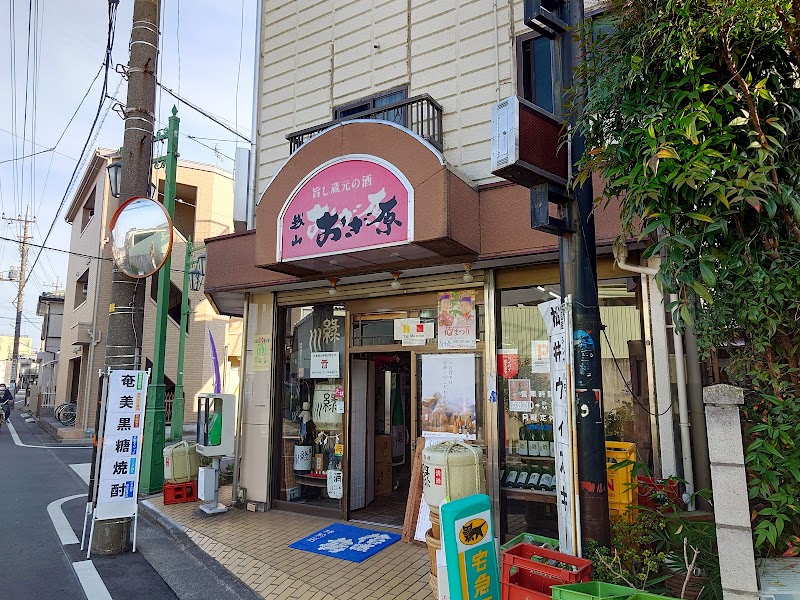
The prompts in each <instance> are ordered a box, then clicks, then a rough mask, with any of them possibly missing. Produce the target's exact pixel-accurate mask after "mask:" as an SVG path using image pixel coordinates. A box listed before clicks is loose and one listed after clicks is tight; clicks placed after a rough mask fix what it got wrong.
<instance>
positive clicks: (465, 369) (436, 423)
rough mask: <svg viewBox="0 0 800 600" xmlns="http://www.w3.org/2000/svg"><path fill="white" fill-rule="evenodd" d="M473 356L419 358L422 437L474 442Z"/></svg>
mask: <svg viewBox="0 0 800 600" xmlns="http://www.w3.org/2000/svg"><path fill="white" fill-rule="evenodd" d="M476 433H477V422H476V414H475V355H474V354H426V355H424V356H423V357H422V435H423V436H425V437H439V436H447V437H452V436H453V435H458V436H459V437H460V439H463V440H474V439H476Z"/></svg>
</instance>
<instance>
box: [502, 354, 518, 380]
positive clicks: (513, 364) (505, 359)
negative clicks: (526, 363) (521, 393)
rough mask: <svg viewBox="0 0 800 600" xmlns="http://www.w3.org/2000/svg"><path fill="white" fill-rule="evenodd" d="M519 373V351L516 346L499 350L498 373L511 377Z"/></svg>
mask: <svg viewBox="0 0 800 600" xmlns="http://www.w3.org/2000/svg"><path fill="white" fill-rule="evenodd" d="M517 373H519V352H518V351H517V349H516V348H500V349H499V350H498V351H497V374H498V375H499V376H500V377H502V378H503V379H511V378H512V377H516V376H517Z"/></svg>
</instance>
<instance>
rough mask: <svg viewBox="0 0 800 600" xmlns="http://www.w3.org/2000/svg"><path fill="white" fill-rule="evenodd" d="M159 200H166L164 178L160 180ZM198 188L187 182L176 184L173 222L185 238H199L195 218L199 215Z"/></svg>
mask: <svg viewBox="0 0 800 600" xmlns="http://www.w3.org/2000/svg"><path fill="white" fill-rule="evenodd" d="M158 200H159V201H160V202H164V180H163V179H159V180H158ZM196 211H197V188H196V187H195V186H193V185H186V184H185V183H177V184H175V216H174V217H173V218H172V224H173V225H174V226H175V229H177V230H178V232H179V233H180V234H181V235H182V236H183V239H187V240H188V239H189V236H192V239H197V236H196V233H195V219H196V217H197V214H196Z"/></svg>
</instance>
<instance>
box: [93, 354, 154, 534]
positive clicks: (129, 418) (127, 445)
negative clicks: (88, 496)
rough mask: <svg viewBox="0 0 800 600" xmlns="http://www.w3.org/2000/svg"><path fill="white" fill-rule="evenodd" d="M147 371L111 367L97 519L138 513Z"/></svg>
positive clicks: (116, 517)
mask: <svg viewBox="0 0 800 600" xmlns="http://www.w3.org/2000/svg"><path fill="white" fill-rule="evenodd" d="M148 379H149V377H148V373H147V372H146V371H122V370H118V371H110V372H109V375H108V398H107V400H106V415H105V431H104V435H103V445H102V453H101V458H100V477H99V482H100V483H99V486H98V493H97V499H96V501H97V506H96V508H95V512H94V519H95V520H98V521H99V520H104V519H118V518H123V517H132V516H134V515H136V512H137V509H138V493H139V471H140V470H141V466H142V461H141V456H142V433H143V432H144V414H145V413H144V409H145V405H146V404H147V384H148Z"/></svg>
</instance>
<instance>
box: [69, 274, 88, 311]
mask: <svg viewBox="0 0 800 600" xmlns="http://www.w3.org/2000/svg"><path fill="white" fill-rule="evenodd" d="M88 296H89V269H88V268H87V269H86V270H85V271H84V272H83V274H82V275H81V276H80V277H78V280H77V281H76V282H75V303H74V304H73V305H72V306H73V307H74V308H78V307H79V306H80V305H81V304H83V303H84V302H86V298H87V297H88Z"/></svg>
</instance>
